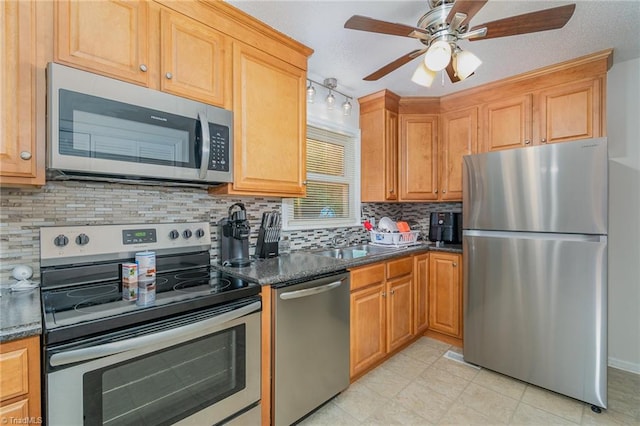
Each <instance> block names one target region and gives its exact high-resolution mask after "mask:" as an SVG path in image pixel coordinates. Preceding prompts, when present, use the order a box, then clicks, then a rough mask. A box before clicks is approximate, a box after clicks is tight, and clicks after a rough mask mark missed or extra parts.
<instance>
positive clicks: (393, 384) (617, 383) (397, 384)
mask: <svg viewBox="0 0 640 426" xmlns="http://www.w3.org/2000/svg"><path fill="white" fill-rule="evenodd" d="M450 349H451V350H454V351H456V352H461V350H460V348H456V347H452V346H450V345H448V344H446V343H442V342H440V341H437V340H434V339H430V338H427V337H422V338H420V339H419V340H418V341H417V342H415V343H413V344H412V345H411V346H409V347H407V348H406V349H404V350H403V351H402V352H400V353H398V354H397V355H395V356H394V357H392V358H391V359H389V360H388V361H386V362H385V363H384V364H382V365H381V366H379V367H378V368H376V369H375V370H373V371H371V372H369V373H368V374H366V375H365V376H363V377H362V378H360V379H359V380H357V381H356V382H355V383H353V384H352V385H351V386H349V388H348V389H347V390H346V391H344V392H343V393H342V394H340V395H338V396H337V397H336V398H334V399H333V400H331V401H330V402H328V403H327V404H326V405H324V406H323V407H321V408H320V409H319V410H318V411H316V412H315V413H313V414H312V415H311V416H309V417H307V418H306V419H305V420H303V421H302V422H301V423H300V424H301V425H303V426H313V425H331V426H337V425H432V424H433V425H498V424H505V425H506V424H509V425H640V375H636V374H632V373H626V372H624V371H621V370H616V369H612V368H609V372H608V373H609V388H608V398H609V401H608V402H609V404H608V405H609V409H608V410H603V412H602V413H601V414H596V413H593V412H592V411H591V406H590V405H589V404H586V403H583V402H580V401H577V400H575V399H572V398H568V397H565V396H563V395H559V394H557V393H554V392H550V391H547V390H545V389H541V388H539V387H536V386H533V385H529V384H527V383H524V382H521V381H518V380H515V379H512V378H510V377H507V376H503V375H501V374H497V373H494V372H491V371H488V370H485V369H479V368H477V367H472V366H469V365H468V364H463V363H460V362H457V361H453V360H451V359H449V358H446V357H444V356H443V355H444V354H445V353H446V352H447V350H450Z"/></svg>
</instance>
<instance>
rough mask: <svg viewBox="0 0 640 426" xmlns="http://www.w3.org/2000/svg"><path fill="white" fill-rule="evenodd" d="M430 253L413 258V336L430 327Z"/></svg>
mask: <svg viewBox="0 0 640 426" xmlns="http://www.w3.org/2000/svg"><path fill="white" fill-rule="evenodd" d="M428 295H429V253H424V254H419V255H417V256H414V258H413V318H414V321H413V334H415V335H418V334H422V333H424V332H425V330H426V329H427V327H428V326H429V298H428Z"/></svg>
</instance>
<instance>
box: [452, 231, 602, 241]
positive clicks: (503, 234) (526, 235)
mask: <svg viewBox="0 0 640 426" xmlns="http://www.w3.org/2000/svg"><path fill="white" fill-rule="evenodd" d="M462 236H463V237H467V236H468V237H491V238H507V239H511V238H518V239H531V240H562V241H583V242H594V243H606V242H607V236H606V235H589V234H555V233H543V232H513V231H479V230H475V229H465V230H463V231H462Z"/></svg>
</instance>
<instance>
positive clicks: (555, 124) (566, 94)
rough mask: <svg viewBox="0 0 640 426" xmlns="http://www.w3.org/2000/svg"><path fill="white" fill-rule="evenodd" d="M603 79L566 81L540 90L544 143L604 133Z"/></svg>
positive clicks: (539, 100)
mask: <svg viewBox="0 0 640 426" xmlns="http://www.w3.org/2000/svg"><path fill="white" fill-rule="evenodd" d="M601 87H602V85H601V81H600V79H595V80H583V81H578V82H574V83H570V84H564V85H561V86H557V87H554V88H551V89H548V90H543V91H541V92H539V93H538V104H539V118H538V119H539V125H538V129H539V130H538V131H539V138H537V139H538V140H539V141H540V142H541V143H556V142H566V141H570V140H575V139H584V138H594V137H599V136H602V123H601V120H602V115H601V114H602V113H601V109H602V105H601V103H602V88H601Z"/></svg>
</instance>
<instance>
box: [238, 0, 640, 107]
mask: <svg viewBox="0 0 640 426" xmlns="http://www.w3.org/2000/svg"><path fill="white" fill-rule="evenodd" d="M228 2H229V3H230V4H232V5H234V6H236V7H238V8H239V9H241V10H243V11H245V12H246V13H248V14H249V15H252V16H254V17H256V18H258V19H260V20H261V21H263V22H265V23H266V24H268V25H270V26H271V27H273V28H275V29H276V30H278V31H280V32H282V33H284V34H286V35H288V36H290V37H292V38H294V39H296V40H298V41H300V42H302V43H303V44H305V45H307V46H309V47H311V48H312V49H314V53H313V55H312V56H311V57H310V58H309V70H308V75H309V77H310V78H313V79H314V80H317V81H322V80H323V79H324V78H327V77H335V78H337V79H338V90H340V91H341V92H344V93H346V94H348V95H352V96H354V97H360V96H364V95H367V94H369V93H373V92H376V91H378V90H381V89H390V90H391V91H393V92H395V93H397V94H399V95H401V96H442V95H444V94H448V93H454V92H457V91H460V90H462V89H467V88H470V87H473V86H477V85H480V84H484V83H488V82H490V81H494V80H500V79H502V78H505V77H509V76H513V75H517V74H520V73H523V72H526V71H530V70H533V69H536V68H541V67H544V66H547V65H551V64H555V63H558V62H562V61H565V60H569V59H574V58H577V57H580V56H584V55H587V54H590V53H594V52H597V51H600V50H604V49H609V48H613V49H614V54H613V59H614V64H615V63H617V62H622V61H626V60H629V59H634V58H638V57H640V36H638V25H639V24H640V0H626V1H609V0H599V1H593V0H577V1H575V2H573V3H576V4H577V7H576V10H575V13H574V15H573V17H572V18H571V20H570V21H569V22H568V24H567V25H566V26H565V27H563V28H561V29H558V30H551V31H545V32H540V33H533V34H524V35H519V36H511V37H505V38H497V39H489V40H479V41H474V42H470V41H461V42H460V43H459V46H460V47H461V48H462V49H463V50H469V51H471V52H473V53H474V54H476V55H477V56H478V57H479V58H480V59H481V60H482V61H483V64H482V65H481V66H480V68H478V70H477V71H476V73H475V75H473V76H472V77H470V78H468V79H467V80H465V81H463V82H459V83H456V84H452V83H451V82H450V81H449V80H448V78H447V77H446V75H445V79H444V84H443V83H442V79H441V74H442V73H440V75H439V76H438V77H437V79H436V81H435V82H434V83H433V85H432V86H431V87H430V88H424V87H421V86H418V85H416V84H414V83H413V82H411V80H410V79H411V75H412V73H413V71H414V70H415V68H416V67H417V65H418V63H419V62H418V61H419V60H421V59H415V60H413V61H411V62H409V63H408V64H406V65H404V66H402V67H400V68H399V69H397V70H395V71H393V72H392V73H390V74H388V75H387V76H385V77H383V78H382V79H380V80H378V81H375V82H367V81H363V80H362V78H363V77H364V76H366V75H368V74H370V73H372V72H373V71H375V70H377V69H378V68H380V67H382V66H383V65H385V64H387V63H388V62H391V61H393V60H395V59H396V58H398V57H400V56H403V55H404V54H406V53H408V52H410V51H412V50H414V49H418V48H420V47H422V44H421V43H420V42H419V41H418V40H415V39H411V38H405V37H397V36H391V35H384V34H374V33H367V32H363V31H355V30H347V29H345V28H344V23H345V21H346V20H347V19H348V18H349V17H351V16H352V15H364V16H368V17H371V18H375V19H380V20H384V21H389V22H398V23H402V24H406V25H411V26H415V25H416V23H417V21H418V19H419V18H420V17H421V16H422V15H423V14H424V13H426V12H427V11H428V10H429V6H428V2H427V1H325V0H294V1H271V0H260V1H255V0H231V1H228ZM570 3H572V2H566V1H565V2H558V1H546V0H535V1H531V0H507V1H505V0H489V2H488V3H487V4H486V5H485V6H484V7H483V8H482V9H481V10H480V12H478V14H477V15H476V16H475V17H474V18H473V19H472V20H471V24H472V26H474V25H479V24H482V23H483V22H489V21H493V20H496V19H501V18H505V17H509V16H513V15H519V14H522V13H527V12H531V11H535V10H541V9H546V8H551V7H555V6H562V5H565V4H570Z"/></svg>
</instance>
